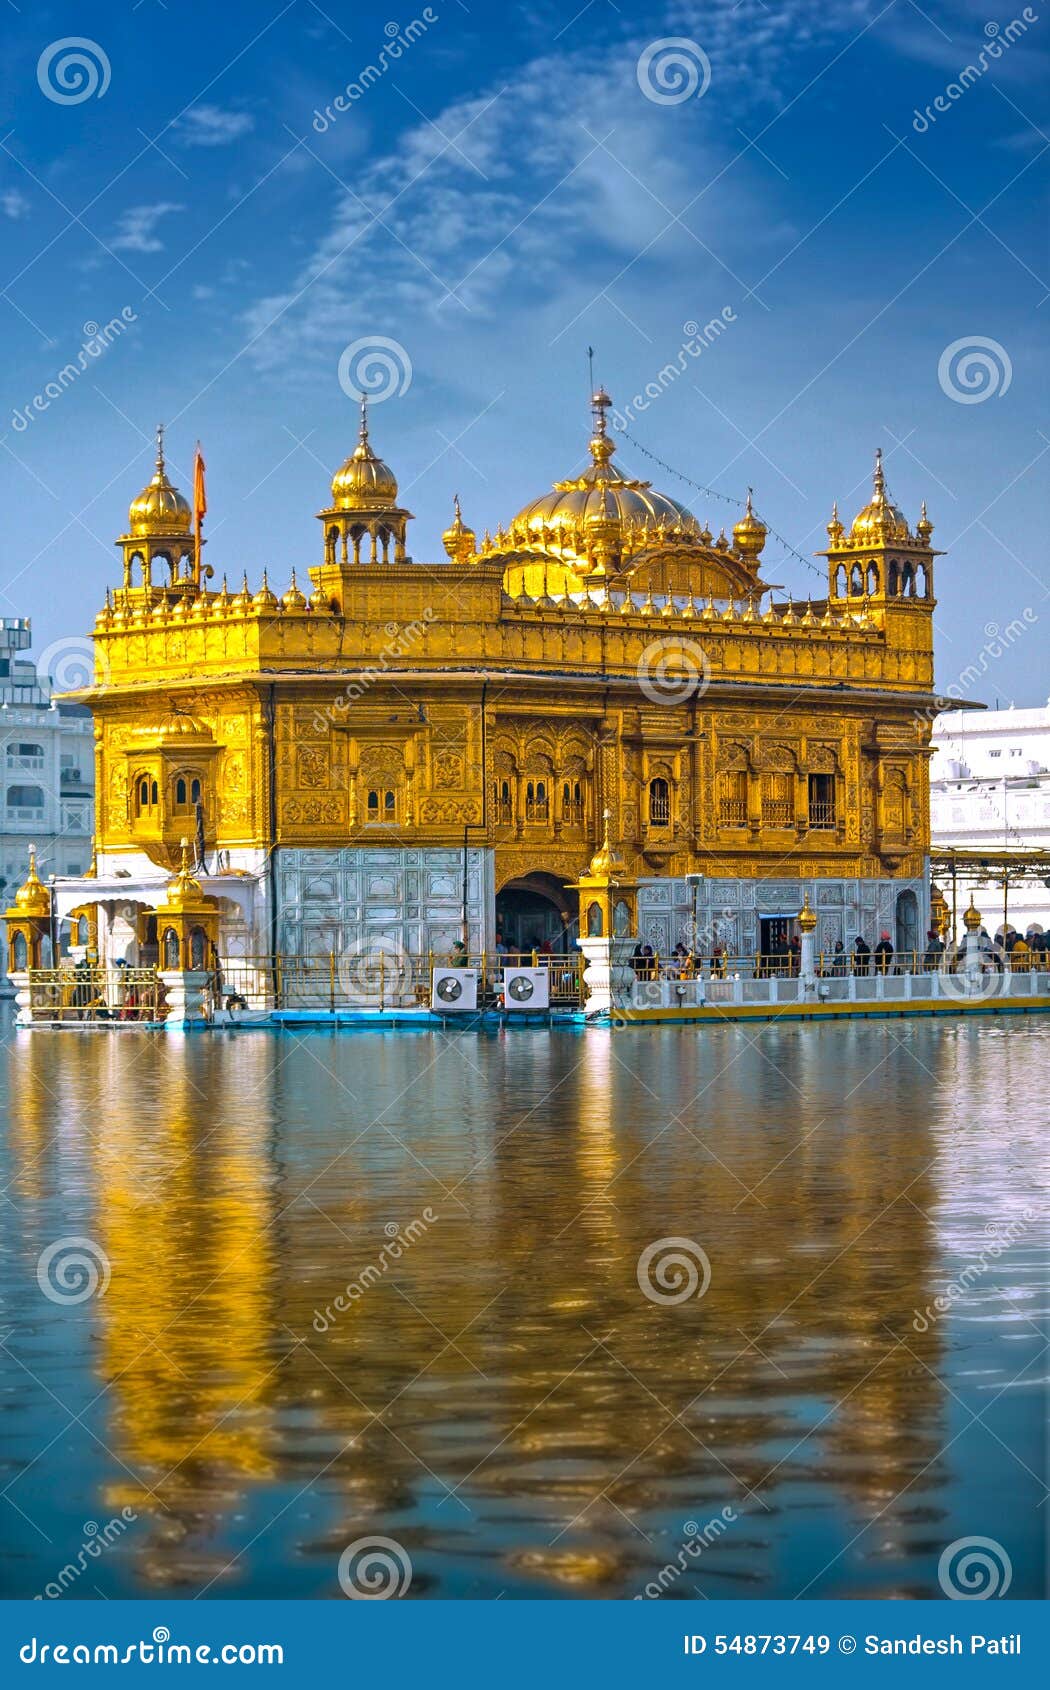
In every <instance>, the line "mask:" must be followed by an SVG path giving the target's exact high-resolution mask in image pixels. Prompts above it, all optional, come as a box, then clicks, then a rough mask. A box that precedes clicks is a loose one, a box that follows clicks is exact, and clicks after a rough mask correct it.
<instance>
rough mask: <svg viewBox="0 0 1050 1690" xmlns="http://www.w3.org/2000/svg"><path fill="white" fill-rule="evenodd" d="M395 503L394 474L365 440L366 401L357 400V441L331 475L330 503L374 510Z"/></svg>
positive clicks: (395, 481) (366, 423) (344, 508)
mask: <svg viewBox="0 0 1050 1690" xmlns="http://www.w3.org/2000/svg"><path fill="white" fill-rule="evenodd" d="M396 503H397V477H396V476H395V475H394V472H393V470H392V469H390V468H389V467H388V466H387V465H386V464H385V463H384V462H383V460H382V459H381V458H377V457H376V455H375V453H374V452H373V450H372V447H371V445H370V444H369V440H368V401H367V399H362V401H361V432H360V434H359V436H358V441H357V445H356V446H355V448H354V450H353V451H352V452H351V454H350V456H349V457H348V458H347V460H346V462H345V463H344V464H343V465H342V467H341V468H340V469H337V470H336V472H335V475H334V476H333V477H332V504H333V506H334V507H335V508H336V509H337V510H341V511H357V510H374V509H375V508H376V507H377V506H379V507H386V506H391V505H396Z"/></svg>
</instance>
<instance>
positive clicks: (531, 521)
mask: <svg viewBox="0 0 1050 1690" xmlns="http://www.w3.org/2000/svg"><path fill="white" fill-rule="evenodd" d="M591 403H592V405H593V406H594V414H595V415H594V437H593V439H592V440H591V442H590V453H591V463H590V466H589V468H588V469H586V470H584V472H583V474H582V475H578V476H575V477H573V479H572V480H569V481H556V482H555V484H554V491H553V493H546V494H544V496H543V497H542V498H540V499H534V500H533V502H532V503H531V504H529V505H526V506H525V508H524V509H523V510H520V511H519V512H518V514H517V516H516V517H515V518H514V521H513V522H512V523H511V526H510V532H511V534H512V535H513V536H514V537H515V539H517V538H518V537H519V535H520V536H523V537H524V535H525V534H526V533H527V534H528V535H529V536H530V537H533V538H535V539H537V540H542V539H545V538H546V537H547V536H549V535H551V534H557V533H558V532H559V531H560V530H561V529H567V530H568V531H569V532H572V531H574V530H577V529H579V528H580V527H591V526H598V525H606V524H614V525H615V526H617V527H619V528H624V529H632V530H635V531H636V532H639V533H646V532H648V533H649V534H651V536H652V539H653V540H656V539H658V538H660V537H662V536H663V535H667V536H668V537H673V538H675V539H688V540H695V541H702V539H703V533H702V528H701V524H700V523H699V522H698V521H697V519H696V517H695V516H694V515H693V513H692V511H689V510H687V509H686V507H685V506H684V505H680V504H679V503H678V501H677V499H672V498H669V497H668V495H667V494H666V493H657V492H656V491H654V489H653V487H652V484H651V483H650V482H648V481H635V480H632V479H631V478H630V477H629V476H626V475H623V474H621V472H620V470H619V469H617V468H616V466H615V465H614V464H613V462H612V457H613V453H614V452H615V451H616V445H615V442H614V441H612V440H610V438H609V436H608V433H607V431H606V422H605V412H606V410H607V409H608V407H609V406H610V405H611V404H612V400H611V399H610V398H609V395H608V394H607V393H606V392H605V390H604V388H599V390H598V392H597V393H596V394H595V395H594V398H593V399H592V401H591Z"/></svg>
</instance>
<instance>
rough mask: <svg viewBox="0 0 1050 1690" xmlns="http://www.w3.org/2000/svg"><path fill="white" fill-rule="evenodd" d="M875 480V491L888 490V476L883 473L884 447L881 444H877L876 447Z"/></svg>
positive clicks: (880, 492) (878, 492) (879, 492)
mask: <svg viewBox="0 0 1050 1690" xmlns="http://www.w3.org/2000/svg"><path fill="white" fill-rule="evenodd" d="M874 482H875V492H876V493H877V494H883V493H885V491H886V478H885V476H884V475H883V473H882V447H881V446H876V448H875V476H874Z"/></svg>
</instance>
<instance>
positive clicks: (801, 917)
mask: <svg viewBox="0 0 1050 1690" xmlns="http://www.w3.org/2000/svg"><path fill="white" fill-rule="evenodd" d="M798 924H799V927H800V928H801V929H802V931H803V933H812V932H813V930H814V929H815V927H816V925H817V916H816V911H815V910H811V909H810V907H809V893H808V892H806V893H805V894H804V896H803V899H802V908H801V909H800V910H799V912H798Z"/></svg>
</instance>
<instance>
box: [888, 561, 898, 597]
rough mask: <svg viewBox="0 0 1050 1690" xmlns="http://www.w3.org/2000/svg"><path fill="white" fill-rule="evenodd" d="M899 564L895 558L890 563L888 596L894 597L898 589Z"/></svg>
mask: <svg viewBox="0 0 1050 1690" xmlns="http://www.w3.org/2000/svg"><path fill="white" fill-rule="evenodd" d="M899 576H900V566H899V564H898V563H897V561H896V559H894V561H893V562H892V563H891V564H890V598H891V599H895V598H896V597H897V593H898V591H899Z"/></svg>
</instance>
